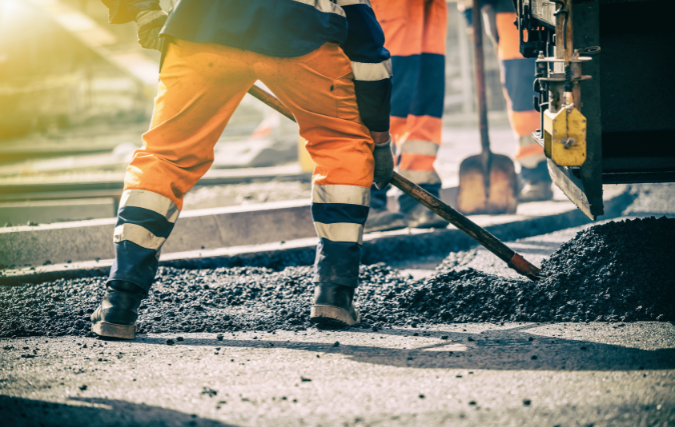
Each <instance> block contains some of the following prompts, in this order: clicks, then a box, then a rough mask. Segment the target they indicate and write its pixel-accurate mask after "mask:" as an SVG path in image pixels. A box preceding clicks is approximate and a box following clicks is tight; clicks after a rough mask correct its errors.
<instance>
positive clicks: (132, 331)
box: [91, 322, 136, 340]
mask: <svg viewBox="0 0 675 427" xmlns="http://www.w3.org/2000/svg"><path fill="white" fill-rule="evenodd" d="M91 331H92V332H93V333H95V334H96V335H98V336H101V337H108V338H120V339H123V340H133V339H134V338H136V324H133V325H118V324H115V323H108V322H97V323H95V324H93V325H91Z"/></svg>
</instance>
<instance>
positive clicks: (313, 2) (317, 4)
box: [293, 0, 347, 18]
mask: <svg viewBox="0 0 675 427" xmlns="http://www.w3.org/2000/svg"><path fill="white" fill-rule="evenodd" d="M293 1H297V2H298V3H303V4H306V5H308V6H314V8H315V9H316V10H318V11H319V12H324V13H334V14H336V15H340V16H342V17H345V18H346V17H347V15H345V11H344V10H342V8H341V7H340V6H338V5H337V4H335V3H333V2H332V1H330V0H293Z"/></svg>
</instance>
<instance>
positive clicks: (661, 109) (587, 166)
mask: <svg viewBox="0 0 675 427" xmlns="http://www.w3.org/2000/svg"><path fill="white" fill-rule="evenodd" d="M513 1H514V6H515V7H516V11H517V19H516V25H517V26H518V28H519V29H520V52H521V53H522V54H523V55H524V56H525V57H528V58H537V59H536V65H535V70H533V72H534V73H535V82H534V90H535V92H536V95H535V96H534V100H533V102H534V107H535V109H536V110H537V111H538V112H539V113H540V116H541V126H540V128H539V130H538V131H537V132H535V133H534V136H535V139H536V140H537V141H538V142H539V144H541V145H542V146H543V147H544V152H545V153H546V157H547V158H548V159H547V160H548V167H549V173H550V174H551V177H552V179H553V181H554V182H555V184H556V185H557V186H558V187H560V189H562V191H563V192H564V193H565V194H566V195H567V196H568V197H569V198H570V200H572V202H574V203H575V204H576V205H577V206H578V207H579V209H581V210H582V211H583V212H584V213H585V214H586V215H588V216H589V217H590V218H591V219H596V218H597V217H598V216H599V215H602V214H603V203H602V185H603V184H621V183H644V182H674V181H675V47H674V45H673V33H675V1H673V0H513Z"/></svg>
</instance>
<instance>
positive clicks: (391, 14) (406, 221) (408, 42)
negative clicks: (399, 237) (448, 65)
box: [366, 0, 448, 231]
mask: <svg viewBox="0 0 675 427" xmlns="http://www.w3.org/2000/svg"><path fill="white" fill-rule="evenodd" d="M372 2H373V9H374V10H375V15H376V16H377V19H378V21H379V22H380V25H382V29H383V30H384V33H385V35H386V43H385V46H386V47H387V49H388V50H389V51H390V52H391V55H392V57H391V62H392V67H393V70H394V77H393V84H394V87H393V92H392V97H391V134H392V137H393V140H394V142H395V143H396V146H397V154H398V158H399V163H398V169H399V172H400V174H401V175H403V176H404V177H406V178H408V179H409V180H411V181H412V182H414V183H416V184H419V185H420V186H421V187H422V188H424V189H425V190H427V191H429V192H430V193H431V194H433V195H434V196H436V197H439V192H440V189H441V178H440V177H439V176H438V173H436V170H435V169H434V162H435V161H436V154H437V153H438V149H439V147H440V145H441V132H442V129H443V124H442V117H443V104H444V99H445V41H446V33H447V5H446V3H445V0H372ZM398 202H399V207H400V212H390V211H387V208H386V205H387V195H386V189H383V190H378V189H373V192H372V199H371V205H370V206H371V213H370V215H369V217H368V222H367V223H366V231H383V230H392V229H396V228H404V227H406V226H410V227H417V228H431V227H436V228H438V227H446V226H447V225H448V222H447V221H445V220H444V219H443V218H441V217H440V216H438V215H436V214H434V213H433V212H432V211H431V210H429V209H428V208H426V207H424V206H423V205H421V204H420V203H419V202H417V201H416V200H414V199H413V198H412V197H410V196H408V195H407V194H401V195H400V196H399V199H398Z"/></svg>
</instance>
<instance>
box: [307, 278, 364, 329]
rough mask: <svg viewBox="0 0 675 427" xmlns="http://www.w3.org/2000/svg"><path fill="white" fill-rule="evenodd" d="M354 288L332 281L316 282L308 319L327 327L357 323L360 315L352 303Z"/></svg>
mask: <svg viewBox="0 0 675 427" xmlns="http://www.w3.org/2000/svg"><path fill="white" fill-rule="evenodd" d="M355 290H356V289H355V288H352V287H350V286H343V285H336V284H334V283H317V285H316V288H315V289H314V305H313V306H312V310H311V312H310V315H309V321H310V322H313V323H318V324H320V325H322V326H328V327H343V326H351V325H354V324H356V323H359V322H360V321H361V316H360V315H359V312H358V311H357V310H356V308H354V304H353V302H354V291H355Z"/></svg>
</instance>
